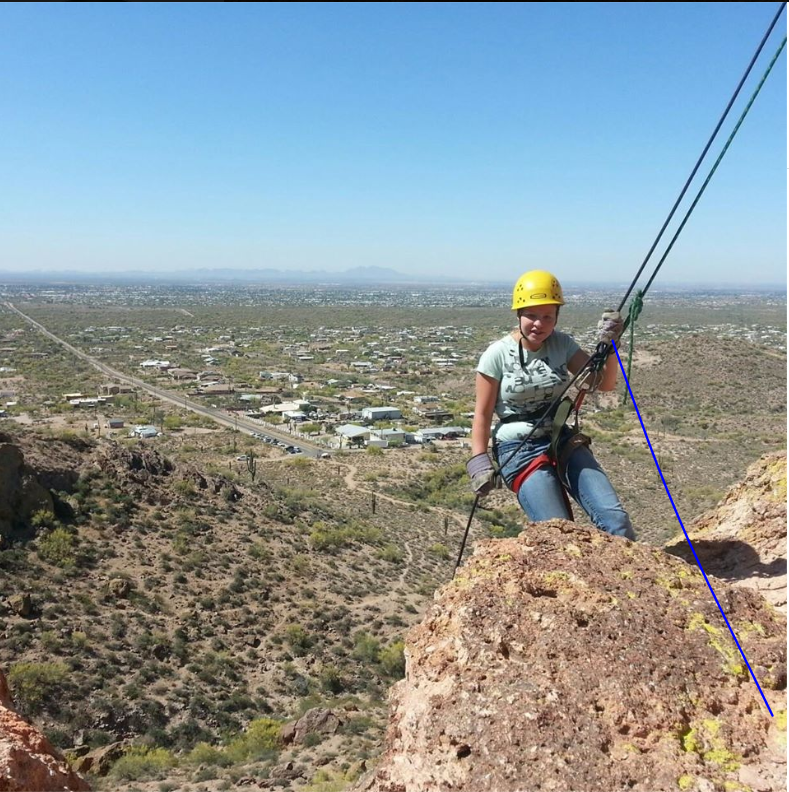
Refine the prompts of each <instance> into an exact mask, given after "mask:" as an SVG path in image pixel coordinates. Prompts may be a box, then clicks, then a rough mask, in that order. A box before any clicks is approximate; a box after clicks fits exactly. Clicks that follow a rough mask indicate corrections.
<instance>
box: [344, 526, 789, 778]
mask: <svg viewBox="0 0 789 792" xmlns="http://www.w3.org/2000/svg"><path fill="white" fill-rule="evenodd" d="M716 594H717V596H718V600H719V602H720V604H721V607H722V608H723V610H724V612H725V613H726V616H727V617H728V619H729V621H730V623H731V624H733V625H735V626H736V627H737V628H739V632H738V638H739V641H740V645H741V646H742V648H743V651H744V653H745V655H746V657H747V659H748V662H749V663H750V666H751V668H752V669H753V671H754V673H755V674H756V676H757V678H758V680H759V682H760V684H761V686H762V688H763V689H764V693H765V696H766V699H767V702H769V704H770V707H771V708H772V710H773V712H774V713H775V717H770V713H769V712H768V709H767V706H766V705H765V702H764V701H763V700H762V697H761V695H760V693H759V690H758V689H757V686H756V685H755V684H754V681H753V679H752V678H751V676H750V673H749V671H748V668H747V666H746V664H745V663H744V662H743V660H742V657H741V656H740V653H739V651H738V650H737V647H736V645H735V644H734V642H733V640H732V638H731V636H730V634H729V632H728V630H727V628H726V625H725V623H724V621H723V618H722V617H721V614H720V612H719V610H718V608H717V606H716V605H715V602H714V600H713V598H712V596H711V594H710V592H709V589H708V588H707V586H706V584H705V582H704V579H703V577H702V576H701V574H700V573H699V572H698V570H697V569H695V568H694V567H691V566H689V565H688V564H686V563H685V562H684V561H682V560H681V559H678V558H675V557H673V556H671V555H669V554H667V553H665V552H664V551H662V550H658V549H655V548H652V547H649V546H647V545H642V544H638V543H631V542H628V541H626V540H623V539H618V538H614V537H610V536H608V535H606V534H604V533H602V532H599V531H596V530H594V529H586V528H583V527H581V526H577V525H575V524H572V523H568V522H564V521H560V520H556V521H551V522H548V523H540V524H532V525H528V526H527V527H526V529H525V530H524V531H523V533H522V534H521V535H520V536H519V537H518V538H516V539H506V540H493V541H487V542H481V543H479V544H478V545H477V547H476V549H475V553H474V555H473V557H472V558H471V559H470V560H469V561H468V562H467V564H466V565H465V567H463V568H462V569H460V570H459V572H458V575H457V576H456V578H455V580H454V581H453V582H451V583H449V584H448V585H446V586H445V587H444V588H443V589H442V590H441V591H439V592H438V593H437V594H436V600H435V603H434V604H433V606H432V608H431V609H430V611H429V613H428V614H427V616H426V617H425V619H424V621H423V622H422V623H421V624H420V625H418V626H417V627H415V628H413V629H412V630H411V631H410V633H409V634H408V637H407V639H406V678H405V679H404V680H403V681H401V682H399V683H398V684H397V685H395V686H394V688H393V689H392V692H391V697H390V703H391V715H390V723H389V728H388V732H387V738H386V750H385V753H384V755H383V757H382V760H381V762H380V764H379V766H378V767H377V768H376V769H375V770H374V771H372V773H371V774H369V775H368V776H366V777H365V778H364V779H363V780H362V782H361V783H360V784H359V785H358V786H357V787H356V789H357V790H367V792H373V791H375V792H423V790H431V792H444V791H447V792H448V791H449V790H453V792H459V791H460V790H465V791H466V792H486V791H489V792H532V790H534V791H535V792H536V790H552V791H553V792H567V791H568V790H573V791H574V792H592V791H594V792H597V791H598V790H599V791H600V792H603V791H604V790H605V791H606V792H608V791H609V790H625V789H629V790H634V792H661V791H662V790H665V791H666V792H669V791H670V792H676V790H678V789H680V790H685V791H686V792H713V791H716V792H717V791H718V790H720V792H723V790H724V789H735V788H743V786H747V787H749V788H750V789H753V790H762V792H765V791H766V790H778V789H785V788H786V787H785V775H786V765H785V761H786V760H785V752H786V711H785V707H786V704H785V687H786V621H785V618H784V617H783V616H782V615H781V614H779V613H777V612H776V611H775V609H773V608H771V607H770V606H769V605H768V604H767V603H766V602H765V601H764V600H763V599H762V598H761V597H759V596H758V595H757V594H756V593H755V592H752V591H748V590H744V589H732V588H730V587H727V586H725V585H724V584H721V585H720V586H719V588H718V590H716Z"/></svg>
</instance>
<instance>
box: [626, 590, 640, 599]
mask: <svg viewBox="0 0 789 792" xmlns="http://www.w3.org/2000/svg"><path fill="white" fill-rule="evenodd" d="M627 598H628V599H638V594H636V593H635V592H634V591H628V592H627Z"/></svg>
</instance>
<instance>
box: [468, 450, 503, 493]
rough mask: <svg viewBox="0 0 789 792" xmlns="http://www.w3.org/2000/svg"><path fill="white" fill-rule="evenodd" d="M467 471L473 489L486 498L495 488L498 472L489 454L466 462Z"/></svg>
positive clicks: (478, 455) (474, 457)
mask: <svg viewBox="0 0 789 792" xmlns="http://www.w3.org/2000/svg"><path fill="white" fill-rule="evenodd" d="M466 471H467V473H468V475H469V478H470V479H471V489H472V490H473V491H474V492H475V493H476V494H477V495H479V496H480V497H482V498H484V497H485V495H487V494H488V493H489V492H490V491H491V490H492V489H493V487H494V484H495V477H496V471H495V470H494V468H493V462H491V460H490V457H489V456H488V455H487V453H485V452H483V453H482V454H477V455H476V456H473V457H471V459H469V461H468V462H466Z"/></svg>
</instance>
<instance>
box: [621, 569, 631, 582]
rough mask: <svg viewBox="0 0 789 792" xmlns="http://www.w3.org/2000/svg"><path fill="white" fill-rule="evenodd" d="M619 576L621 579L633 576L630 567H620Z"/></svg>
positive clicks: (628, 578)
mask: <svg viewBox="0 0 789 792" xmlns="http://www.w3.org/2000/svg"><path fill="white" fill-rule="evenodd" d="M619 577H621V578H622V580H630V579H631V578H632V577H633V571H632V570H631V569H621V570H620V571H619Z"/></svg>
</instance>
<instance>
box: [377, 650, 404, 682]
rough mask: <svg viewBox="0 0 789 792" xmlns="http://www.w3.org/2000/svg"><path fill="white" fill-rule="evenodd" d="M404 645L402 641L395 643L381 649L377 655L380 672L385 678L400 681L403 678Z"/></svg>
mask: <svg viewBox="0 0 789 792" xmlns="http://www.w3.org/2000/svg"><path fill="white" fill-rule="evenodd" d="M404 648H405V645H404V644H403V642H402V641H395V642H394V643H393V644H391V645H389V646H387V647H386V649H382V650H381V652H380V653H379V662H380V664H381V670H382V671H383V673H384V674H386V676H389V677H393V678H396V679H400V678H402V677H403V676H405V655H404V654H403V649H404Z"/></svg>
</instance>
